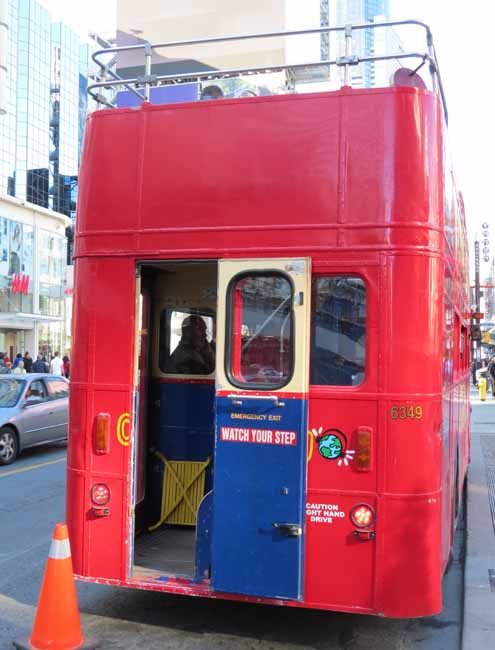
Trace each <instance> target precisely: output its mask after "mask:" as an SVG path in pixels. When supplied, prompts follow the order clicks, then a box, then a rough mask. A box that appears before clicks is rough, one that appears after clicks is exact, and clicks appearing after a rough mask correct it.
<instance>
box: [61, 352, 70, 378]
mask: <svg viewBox="0 0 495 650" xmlns="http://www.w3.org/2000/svg"><path fill="white" fill-rule="evenodd" d="M62 361H63V362H64V377H65V378H66V379H70V359H69V357H68V356H67V355H65V357H62Z"/></svg>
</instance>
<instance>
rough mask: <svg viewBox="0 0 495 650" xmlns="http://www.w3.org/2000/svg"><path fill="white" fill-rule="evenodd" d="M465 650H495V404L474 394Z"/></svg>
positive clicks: (464, 627) (465, 571) (469, 486)
mask: <svg viewBox="0 0 495 650" xmlns="http://www.w3.org/2000/svg"><path fill="white" fill-rule="evenodd" d="M471 404H472V408H473V412H472V417H471V465H470V467H469V471H468V482H467V521H466V527H467V540H466V561H465V567H464V623H463V633H462V650H490V649H491V648H495V399H494V398H493V397H492V396H491V395H487V398H486V401H485V402H481V401H480V400H479V398H478V392H477V391H475V390H474V389H473V390H472V391H471Z"/></svg>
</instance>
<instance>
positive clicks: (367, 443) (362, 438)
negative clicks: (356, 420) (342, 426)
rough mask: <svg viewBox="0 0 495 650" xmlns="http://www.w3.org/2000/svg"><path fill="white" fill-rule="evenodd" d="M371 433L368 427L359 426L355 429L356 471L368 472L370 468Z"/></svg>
mask: <svg viewBox="0 0 495 650" xmlns="http://www.w3.org/2000/svg"><path fill="white" fill-rule="evenodd" d="M372 435H373V429H371V428H370V427H359V428H358V430H357V453H356V469H357V471H358V472H370V471H371V469H372V465H373V463H372V451H373V450H372Z"/></svg>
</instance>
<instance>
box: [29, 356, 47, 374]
mask: <svg viewBox="0 0 495 650" xmlns="http://www.w3.org/2000/svg"><path fill="white" fill-rule="evenodd" d="M31 372H47V369H46V363H45V362H44V360H43V357H42V356H41V354H38V357H37V359H36V361H35V362H34V363H33V365H32V367H31Z"/></svg>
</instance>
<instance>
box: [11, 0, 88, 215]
mask: <svg viewBox="0 0 495 650" xmlns="http://www.w3.org/2000/svg"><path fill="white" fill-rule="evenodd" d="M88 52H89V50H88V45H87V44H83V43H81V42H80V39H79V36H78V35H77V34H75V33H74V32H73V31H72V30H70V29H69V28H68V27H67V26H66V25H64V24H62V23H52V21H51V17H50V14H49V12H48V11H47V10H46V9H45V8H44V7H42V6H41V5H40V4H39V3H38V2H36V0H8V55H7V59H8V61H7V79H6V86H5V105H6V115H4V116H2V118H1V119H0V194H7V195H8V196H13V197H16V198H18V199H20V200H21V201H28V202H30V203H34V204H36V205H39V206H41V207H43V208H47V209H51V210H55V211H56V212H61V213H63V214H65V215H66V216H68V217H70V218H72V219H74V217H75V198H76V195H77V174H78V165H79V155H80V147H81V140H82V129H81V126H80V119H81V117H80V108H81V105H85V99H82V98H81V95H85V93H86V85H87V78H88V63H89V61H88V59H89V55H88Z"/></svg>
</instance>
